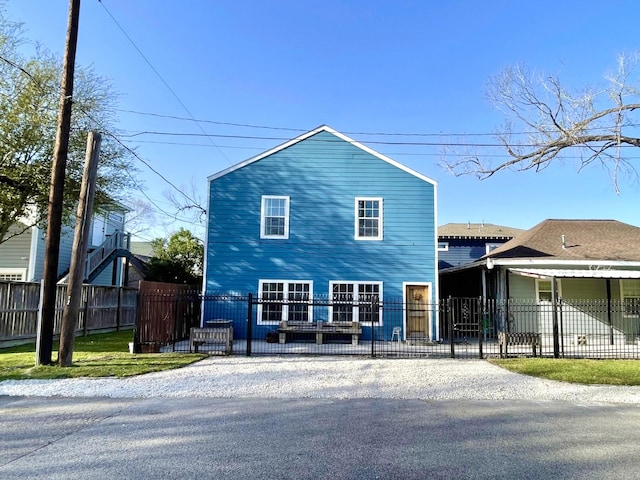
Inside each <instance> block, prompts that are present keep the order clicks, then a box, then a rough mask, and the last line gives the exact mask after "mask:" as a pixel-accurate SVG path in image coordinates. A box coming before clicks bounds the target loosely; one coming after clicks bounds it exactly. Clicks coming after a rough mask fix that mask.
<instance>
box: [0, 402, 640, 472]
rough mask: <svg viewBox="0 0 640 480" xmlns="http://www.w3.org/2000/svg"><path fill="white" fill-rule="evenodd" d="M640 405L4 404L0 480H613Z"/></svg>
mask: <svg viewBox="0 0 640 480" xmlns="http://www.w3.org/2000/svg"><path fill="white" fill-rule="evenodd" d="M639 467H640V409H639V408H638V407H637V406H633V405H621V404H593V403H591V404H576V403H572V402H558V401H553V402H551V401H535V402H534V401H513V400H500V401H466V400H465V401H462V400H459V401H421V400H389V399H352V400H323V399H299V400H265V399H202V398H200V399H197V398H180V399H167V398H163V399H103V398H99V399H98V398H96V399H92V398H88V399H87V398H73V399H69V398H56V397H50V398H42V397H28V398H27V397H0V478H2V479H4V480H11V479H30V478H47V479H85V480H90V479H112V478H113V479H116V478H120V479H146V478H154V479H164V478H180V479H196V478H197V479H202V478H224V479H243V480H246V479H252V478H273V479H276V478H277V479H308V478H331V479H374V478H381V479H387V478H402V479H453V478H456V479H467V478H469V479H470V478H474V479H475V478H480V479H481V478H510V479H527V478H528V479H534V478H535V479H537V478H544V479H552V478H563V479H570V478H575V479H609V478H610V479H620V478H638V477H639V476H640V469H639Z"/></svg>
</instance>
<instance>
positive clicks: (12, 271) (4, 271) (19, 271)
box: [0, 268, 27, 282]
mask: <svg viewBox="0 0 640 480" xmlns="http://www.w3.org/2000/svg"><path fill="white" fill-rule="evenodd" d="M0 274H1V275H20V276H21V279H20V280H3V281H16V282H24V281H25V280H26V278H27V269H26V268H0Z"/></svg>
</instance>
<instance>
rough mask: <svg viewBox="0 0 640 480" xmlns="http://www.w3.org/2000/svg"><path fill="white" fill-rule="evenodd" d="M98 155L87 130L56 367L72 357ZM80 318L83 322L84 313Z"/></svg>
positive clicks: (95, 141) (97, 146) (95, 139)
mask: <svg viewBox="0 0 640 480" xmlns="http://www.w3.org/2000/svg"><path fill="white" fill-rule="evenodd" d="M99 154H100V134H99V133H97V132H89V135H88V136H87V153H86V157H85V163H84V173H83V174H82V186H81V188H80V198H79V199H78V211H77V213H76V227H75V232H74V237H73V250H72V252H71V267H70V269H69V285H67V305H66V306H65V307H64V312H62V324H61V326H60V348H59V350H58V366H60V367H70V366H71V363H72V360H73V343H74V340H75V335H76V326H77V324H78V312H79V311H80V302H81V301H82V281H83V280H84V273H85V263H86V259H87V246H88V245H89V227H90V225H91V214H92V212H93V199H94V196H95V192H96V177H97V175H98V157H99ZM84 321H85V322H86V321H87V318H86V316H85V319H84Z"/></svg>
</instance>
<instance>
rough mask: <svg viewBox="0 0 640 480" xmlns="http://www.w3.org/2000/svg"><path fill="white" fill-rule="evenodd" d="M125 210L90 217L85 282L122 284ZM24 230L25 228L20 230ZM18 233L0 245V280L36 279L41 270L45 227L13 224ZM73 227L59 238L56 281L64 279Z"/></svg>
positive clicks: (126, 252)
mask: <svg viewBox="0 0 640 480" xmlns="http://www.w3.org/2000/svg"><path fill="white" fill-rule="evenodd" d="M124 222H125V210H124V209H122V210H112V211H109V212H106V213H103V214H96V215H94V217H93V218H92V221H91V228H90V234H89V249H88V254H87V263H86V266H85V283H91V284H94V285H122V284H123V283H124V281H125V277H126V268H125V263H126V261H127V259H128V258H129V257H130V252H129V235H127V234H125V233H124ZM22 230H24V231H22ZM11 232H13V233H18V232H21V233H19V234H17V235H15V236H13V237H11V238H9V239H8V240H7V241H5V242H4V243H2V244H0V280H8V281H25V282H39V281H40V280H42V278H43V273H44V256H45V233H46V228H44V227H42V228H41V227H38V226H34V227H29V228H27V229H26V230H25V229H24V225H15V226H14V227H12V228H11ZM73 235H74V231H73V227H69V226H64V227H63V228H62V233H61V237H60V251H59V260H58V280H59V281H60V282H63V283H64V281H65V280H66V276H67V274H68V272H69V267H70V265H71V251H72V247H73Z"/></svg>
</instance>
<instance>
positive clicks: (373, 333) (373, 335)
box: [371, 295, 380, 358]
mask: <svg viewBox="0 0 640 480" xmlns="http://www.w3.org/2000/svg"><path fill="white" fill-rule="evenodd" d="M376 300H377V298H376V296H375V295H372V296H371V358H374V357H375V356H376V331H375V326H374V324H373V323H374V322H373V312H375V311H376V310H377V307H378V302H377V301H376ZM374 309H376V310H374ZM379 322H380V311H378V323H379Z"/></svg>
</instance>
